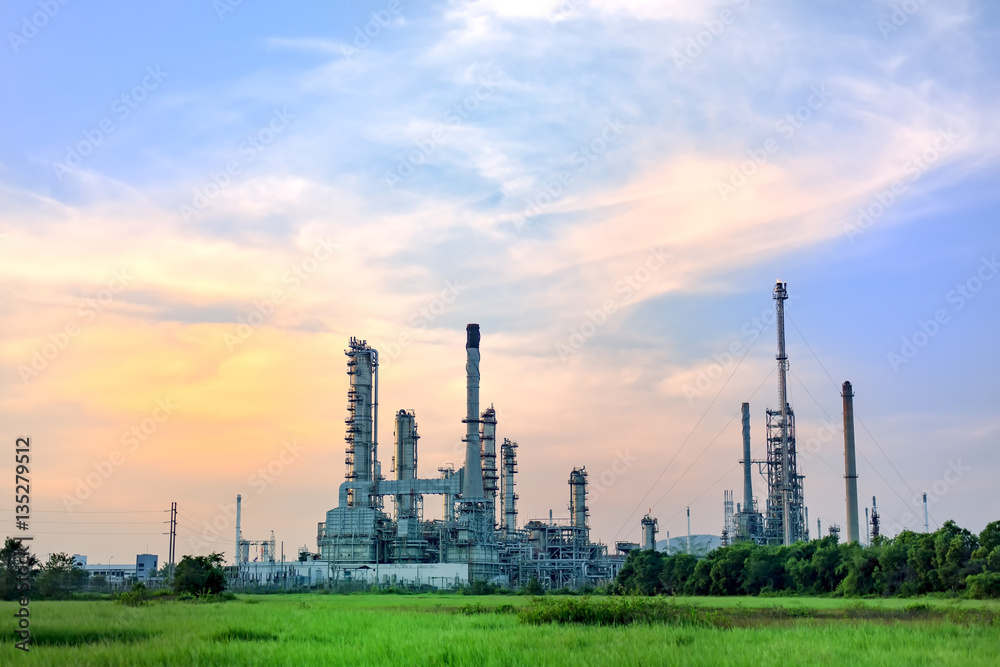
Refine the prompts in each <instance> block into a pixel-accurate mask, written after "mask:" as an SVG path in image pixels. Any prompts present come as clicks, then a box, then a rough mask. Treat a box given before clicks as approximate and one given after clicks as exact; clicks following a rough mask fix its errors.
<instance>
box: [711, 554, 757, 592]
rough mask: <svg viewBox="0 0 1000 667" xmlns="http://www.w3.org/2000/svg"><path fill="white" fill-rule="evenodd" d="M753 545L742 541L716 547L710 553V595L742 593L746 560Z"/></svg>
mask: <svg viewBox="0 0 1000 667" xmlns="http://www.w3.org/2000/svg"><path fill="white" fill-rule="evenodd" d="M754 548H755V546H754V545H753V544H752V543H749V542H744V543H740V544H736V545H733V546H731V547H728V548H725V549H717V550H716V551H713V552H712V554H713V555H714V558H713V559H712V569H711V571H710V572H709V576H710V577H711V579H712V584H711V593H712V595H741V594H743V575H744V573H745V572H746V562H747V559H748V558H749V557H750V555H751V554H752V553H753V551H754Z"/></svg>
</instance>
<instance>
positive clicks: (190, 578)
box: [0, 537, 226, 600]
mask: <svg viewBox="0 0 1000 667" xmlns="http://www.w3.org/2000/svg"><path fill="white" fill-rule="evenodd" d="M222 561H223V555H222V554H221V553H213V554H210V555H208V556H184V557H183V558H181V561H180V562H179V563H178V564H177V566H176V568H174V571H173V576H172V578H171V581H170V584H171V588H172V589H173V591H174V592H175V593H189V594H191V595H214V594H219V593H222V592H223V591H224V590H225V589H226V575H225V571H224V570H223V568H222ZM25 566H26V567H27V569H28V581H29V586H30V588H29V591H30V595H31V597H32V598H33V599H35V598H38V599H48V600H61V599H66V598H70V597H72V596H73V595H74V594H77V593H83V592H87V591H88V590H89V591H98V592H99V591H101V590H103V589H104V588H105V586H107V579H106V578H105V577H104V576H103V575H99V574H98V575H94V576H91V575H90V573H89V572H87V570H85V569H84V568H82V567H80V566H79V565H78V564H77V563H76V562H75V561H74V560H73V558H72V556H69V555H67V554H64V553H55V554H51V555H50V556H49V559H48V560H47V561H46V562H45V563H42V562H40V561H39V560H38V558H37V557H36V556H35V555H34V554H32V553H31V551H30V550H29V549H28V547H27V545H25V544H24V542H22V541H21V540H18V539H15V538H11V537H8V538H7V539H6V540H5V541H4V545H3V548H0V599H3V600H16V599H18V597H20V595H21V594H20V593H19V592H18V591H17V579H18V570H19V569H20V568H22V567H25ZM166 570H167V568H166V567H164V568H162V569H161V570H160V573H161V575H167V571H166Z"/></svg>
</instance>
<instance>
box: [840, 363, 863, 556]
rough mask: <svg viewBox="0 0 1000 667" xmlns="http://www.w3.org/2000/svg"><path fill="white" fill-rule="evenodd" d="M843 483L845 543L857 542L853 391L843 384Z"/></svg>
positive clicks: (856, 466) (856, 470) (856, 467)
mask: <svg viewBox="0 0 1000 667" xmlns="http://www.w3.org/2000/svg"><path fill="white" fill-rule="evenodd" d="M843 397H844V481H845V483H846V486H847V541H848V543H850V542H858V541H859V540H860V537H861V534H860V533H861V530H860V526H859V523H858V464H857V461H856V459H855V454H854V391H853V388H852V387H851V383H850V382H845V383H844V393H843Z"/></svg>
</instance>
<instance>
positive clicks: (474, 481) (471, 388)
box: [462, 324, 486, 503]
mask: <svg viewBox="0 0 1000 667" xmlns="http://www.w3.org/2000/svg"><path fill="white" fill-rule="evenodd" d="M465 331H466V334H467V335H466V342H465V358H466V362H465V382H466V391H465V397H466V398H465V400H466V409H465V419H464V420H463V421H464V422H465V480H464V484H463V485H462V501H463V502H467V503H471V502H483V501H484V500H485V499H486V498H485V494H484V492H483V469H482V465H481V460H480V454H479V325H478V324H470V325H468V326H467V327H466V328H465Z"/></svg>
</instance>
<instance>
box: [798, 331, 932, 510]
mask: <svg viewBox="0 0 1000 667" xmlns="http://www.w3.org/2000/svg"><path fill="white" fill-rule="evenodd" d="M788 321H789V322H791V323H792V326H793V327H794V328H795V331H796V332H797V333H798V334H799V337H800V338H801V339H802V342H803V343H805V344H806V348H808V349H809V352H810V353H811V354H812V355H813V358H814V359H815V360H816V363H818V364H819V367H820V368H822V369H823V373H825V374H826V377H827V378H828V379H829V380H830V383H831V384H832V385H833V387H834V388H835V389H837V391H838V392H839V391H840V387H839V385H838V384H837V381H836V380H834V379H833V376H832V375H830V372H829V371H828V370H826V366H824V365H823V362H822V361H820V358H819V355H817V354H816V351H815V350H813V348H812V345H810V344H809V341H807V340H806V337H805V336H804V335H803V334H802V331H801V330H800V329H799V327H798V325H797V324H795V320H793V319H792V318H791V317H789V318H788ZM800 384H801V382H800ZM802 386H803V388H805V385H804V384H803V385H802ZM806 393H809V390H808V389H806ZM810 396H812V394H810ZM813 400H814V401H815V400H816V399H815V398H813ZM816 403H817V405H819V402H818V401H817V402H816ZM820 409H821V410H822V409H823V408H822V406H820ZM823 412H824V414H826V411H825V410H824V411H823ZM826 416H827V419H830V421H833V419H831V418H830V415H829V414H827V415H826ZM854 418H855V419H856V420H857V421H858V423H859V424H861V427H862V428H863V429H865V433H867V434H868V437H869V438H871V440H872V442H873V443H875V446H876V447H877V448H878V450H879V452H881V454H882V456H883V457H884V458H885V460H886V462H887V463H888V464H889V467H890V468H892V470H893V472H895V473H896V475H897V476H898V477H899V479H900V481H902V482H903V486H905V487H906V489H907V491H909V492H910V494H911V495H912V496H913V499H914V500H915V501H916V502H917V503H918V504H919V503H920V499H919V497H918V496H917V494H916V493H914V491H913V489H911V488H910V485H909V484H908V483H907V482H906V478H905V477H903V475H902V474H901V473H900V472H899V470H898V469H897V468H896V466H895V465H894V464H893V462H892V459H890V458H889V455H888V454H886V453H885V450H884V449H882V446H881V445H880V444H878V440H876V439H875V436H873V435H872V433H871V431H869V430H868V427H867V426H866V425H865V423H864V422H863V421H862V420H861V417H859V416H858V411H857V409H855V410H854ZM841 432H843V430H842V429H841ZM858 453H859V454H861V458H863V459H864V460H865V462H866V463H868V465H870V466H871V467H872V470H874V471H875V472H876V474H878V476H879V478H880V479H881V480H882V481H883V482H885V485H886V486H887V487H889V489H890V490H891V491H892V492H893V493H894V494H896V497H897V498H899V500H900V502H902V503H903V505H904V506H908V505H909V503H908V502H907V501H906V500H904V499H903V497H902V496H901V495H900V494H899V492H898V491H896V489H895V487H893V486H892V485H891V484H890V483H889V480H887V479H886V478H885V477H883V476H882V473H881V472H879V470H878V468H876V467H875V465H874V464H873V463H872V462H871V461H869V460H868V457H866V456H865V455H864V452H862V451H860V450H858ZM927 514H928V516H930V511H928V513H927ZM889 518H890V519H892V520H893V521H896V522H897V523H899V521H898V520H897V519H896V518H895V517H893V516H892V515H889ZM931 519H934V517H931ZM934 523H935V524H937V520H934ZM900 525H902V524H900Z"/></svg>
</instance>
